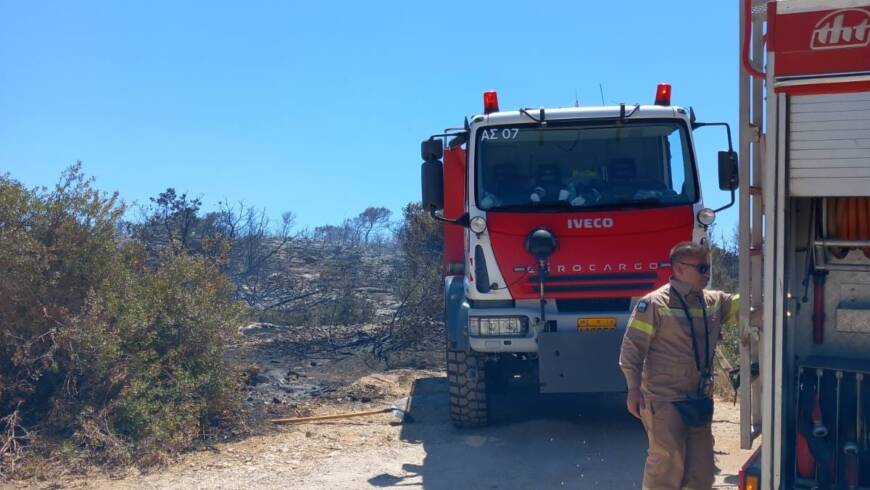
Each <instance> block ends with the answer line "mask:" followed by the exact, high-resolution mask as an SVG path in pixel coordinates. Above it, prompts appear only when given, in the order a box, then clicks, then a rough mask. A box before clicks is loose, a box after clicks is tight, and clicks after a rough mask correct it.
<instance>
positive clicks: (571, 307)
mask: <svg viewBox="0 0 870 490" xmlns="http://www.w3.org/2000/svg"><path fill="white" fill-rule="evenodd" d="M556 308H557V309H558V310H559V313H588V312H599V311H608V312H609V311H612V312H619V313H627V312H628V310H629V309H630V308H631V298H584V299H557V300H556Z"/></svg>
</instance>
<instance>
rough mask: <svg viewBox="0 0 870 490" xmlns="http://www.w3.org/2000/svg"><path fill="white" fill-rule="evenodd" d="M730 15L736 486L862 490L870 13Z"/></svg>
mask: <svg viewBox="0 0 870 490" xmlns="http://www.w3.org/2000/svg"><path fill="white" fill-rule="evenodd" d="M740 11H741V26H740V27H741V32H742V34H743V35H742V39H743V41H742V42H743V46H742V48H743V49H742V59H741V61H742V68H741V71H740V119H741V120H740V156H741V161H742V162H743V164H744V171H743V172H741V176H740V180H741V182H740V189H741V191H740V225H739V226H740V244H739V247H740V293H741V296H742V297H743V298H744V301H742V302H741V308H743V309H744V311H742V312H741V318H742V319H746V318H749V315H748V313H749V308H753V307H754V308H761V309H762V312H763V322H762V324H761V325H760V326H754V325H749V324H746V323H745V322H744V324H743V325H742V329H743V330H742V346H741V351H742V352H741V366H740V369H741V376H740V378H741V380H746V382H744V383H742V384H741V386H740V394H741V397H740V398H741V443H742V446H743V447H744V448H749V447H751V445H752V441H753V439H755V438H756V437H757V436H759V435H760V436H761V447H760V449H759V450H758V451H756V453H755V455H754V456H753V457H752V458H751V459H750V461H749V462H747V464H746V466H744V468H743V470H742V471H741V473H740V488H741V489H745V490H750V489H752V490H757V489H759V488H761V489H769V490H771V489H792V488H806V489H809V488H819V489H826V488H842V489H858V488H861V489H870V1H868V0H824V1H822V0H779V1H769V0H741V2H740ZM745 298H749V301H746V300H745ZM758 327H760V328H758Z"/></svg>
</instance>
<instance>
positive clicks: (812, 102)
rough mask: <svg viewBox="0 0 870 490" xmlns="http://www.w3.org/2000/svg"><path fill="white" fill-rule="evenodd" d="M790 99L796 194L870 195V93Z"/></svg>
mask: <svg viewBox="0 0 870 490" xmlns="http://www.w3.org/2000/svg"><path fill="white" fill-rule="evenodd" d="M789 100H790V104H789V113H788V123H789V132H788V134H789V138H788V156H789V158H788V162H789V163H788V167H789V174H788V175H789V186H790V192H791V194H792V195H793V196H860V195H865V194H866V193H867V189H868V188H870V92H858V93H843V94H826V95H796V96H792V97H791V98H790V99H789Z"/></svg>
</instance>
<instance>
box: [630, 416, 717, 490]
mask: <svg viewBox="0 0 870 490" xmlns="http://www.w3.org/2000/svg"><path fill="white" fill-rule="evenodd" d="M641 421H642V422H643V426H644V428H645V429H646V433H647V437H648V438H649V450H648V452H647V457H646V464H645V466H644V470H643V488H644V490H709V489H711V488H712V487H713V479H714V477H713V474H714V473H715V472H716V466H715V462H714V455H713V431H712V427H711V425H710V424H707V425H705V426H702V427H687V426H686V424H684V423H683V419H682V418H681V417H680V413H679V412H678V411H677V409H676V407H674V405H673V403H671V402H667V401H650V400H647V402H646V408H645V409H642V410H641Z"/></svg>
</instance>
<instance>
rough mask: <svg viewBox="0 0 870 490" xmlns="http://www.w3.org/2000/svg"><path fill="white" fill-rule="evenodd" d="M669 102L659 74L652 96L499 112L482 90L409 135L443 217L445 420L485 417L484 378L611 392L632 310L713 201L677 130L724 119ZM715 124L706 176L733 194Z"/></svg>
mask: <svg viewBox="0 0 870 490" xmlns="http://www.w3.org/2000/svg"><path fill="white" fill-rule="evenodd" d="M670 98H671V87H670V85H667V84H661V85H659V86H658V87H657V91H656V97H655V104H652V105H637V104H632V105H626V104H620V105H616V106H609V107H567V108H553V109H518V110H511V111H502V110H500V109H499V105H498V96H497V94H496V93H495V92H486V93H485V94H484V97H483V102H484V107H483V109H484V110H483V114H480V115H476V116H474V117H472V118H471V119H470V120H466V122H465V125H464V127H462V128H460V129H458V130H453V131H447V132H446V133H444V134H439V135H434V136H432V137H430V138H428V139H427V140H425V141H424V142H423V143H422V158H423V160H424V163H423V165H422V184H423V185H422V187H423V204H424V206H425V207H426V208H427V210H429V211H431V213H432V216H433V217H435V218H436V219H439V220H441V221H443V222H445V226H444V256H443V257H444V263H443V269H444V293H445V294H444V297H445V305H444V313H445V323H446V330H447V344H448V347H447V349H448V350H447V371H448V379H449V384H450V414H451V418H452V421H453V422H454V424H455V425H457V426H460V427H474V426H481V425H485V424H487V423H488V420H489V400H490V399H491V397H489V393H490V391H491V390H492V389H493V387H494V386H498V387H502V388H503V387H511V386H513V385H514V384H515V383H520V384H522V383H529V384H528V385H526V386H532V387H534V389H536V390H538V391H539V392H540V393H568V392H573V393H592V392H595V393H607V392H611V393H612V392H624V391H625V389H626V387H625V381H624V379H623V376H622V373H621V372H620V370H619V368H618V366H617V359H618V353H619V348H620V344H621V340H622V336H623V334H624V332H625V325H626V322H627V319H628V316H629V312H630V311H631V308H632V307H633V304H634V303H635V301H636V300H637V299H638V298H639V297H640V296H642V295H644V294H646V293H648V292H649V291H651V290H653V289H655V288H657V287H659V286H661V285H662V284H664V283H665V282H667V281H668V278H669V276H670V271H669V269H668V267H669V265H668V253H669V250H670V248H671V247H672V246H673V245H674V244H675V243H677V242H679V241H682V240H695V241H697V242H703V241H705V240H706V239H707V238H706V230H707V227H708V226H709V225H710V224H711V223H712V222H713V220H714V218H715V213H716V211H718V210H712V209H708V208H705V207H704V206H703V205H702V201H701V188H700V185H699V175H698V155H696V153H695V149H694V144H693V139H692V132H693V131H694V130H696V129H698V128H701V127H702V126H708V125H722V126H725V127H726V128H727V125H726V124H725V123H700V122H697V121H696V120H695V116H694V112H693V111H692V110H691V109H685V108H682V107H676V106H672V105H671V104H670ZM727 134H728V147H729V151H723V152H720V154H719V178H720V187H721V188H722V189H726V190H730V191H731V204H733V203H734V190H735V188H736V185H737V161H736V152H734V151H731V140H730V129H729V130H728V133H727ZM729 205H730V204H729ZM725 207H727V206H725ZM720 209H724V207H723V208H720Z"/></svg>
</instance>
